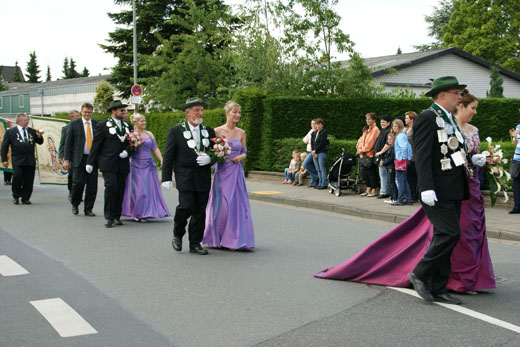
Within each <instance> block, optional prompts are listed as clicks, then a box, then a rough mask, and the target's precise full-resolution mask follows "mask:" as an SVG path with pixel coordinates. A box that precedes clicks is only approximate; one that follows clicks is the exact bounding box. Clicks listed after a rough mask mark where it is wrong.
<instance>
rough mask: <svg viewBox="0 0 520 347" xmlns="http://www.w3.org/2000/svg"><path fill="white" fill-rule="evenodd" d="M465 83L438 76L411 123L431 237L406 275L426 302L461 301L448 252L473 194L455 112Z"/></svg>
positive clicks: (478, 158)
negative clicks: (451, 285)
mask: <svg viewBox="0 0 520 347" xmlns="http://www.w3.org/2000/svg"><path fill="white" fill-rule="evenodd" d="M465 87H466V85H464V84H459V82H458V81H457V79H456V78H455V77H453V76H446V77H440V78H437V79H436V80H434V81H433V83H432V89H431V90H430V91H428V92H427V93H426V94H425V95H426V96H431V97H432V98H433V104H432V105H431V106H430V108H429V109H427V110H424V111H423V112H421V114H420V115H419V116H418V117H417V118H416V119H415V122H414V124H413V140H414V144H415V147H414V150H415V166H416V171H417V179H418V190H419V194H420V198H421V202H422V207H423V209H424V212H425V213H426V216H427V217H428V219H429V220H430V222H431V223H432V224H433V237H432V241H431V244H430V247H429V249H428V251H427V252H426V254H425V256H424V257H423V259H422V260H421V261H420V262H419V263H418V264H417V266H416V267H415V269H414V270H413V271H412V272H411V273H410V274H409V275H408V279H409V280H410V282H411V283H412V285H413V286H414V288H415V290H416V291H417V293H418V294H419V295H420V296H421V297H422V298H423V299H424V300H426V301H428V302H432V301H441V302H444V303H448V304H460V303H461V301H460V300H459V299H458V298H455V297H453V296H451V295H450V294H449V293H448V292H447V290H446V284H447V283H448V278H449V275H450V272H451V263H450V256H451V253H452V251H453V248H454V247H455V245H456V244H457V242H458V240H459V235H460V226H459V217H460V207H461V203H462V200H466V199H468V198H469V188H468V181H467V179H466V174H465V169H464V165H465V163H466V153H465V151H464V148H465V147H464V141H465V139H464V136H463V134H462V131H461V129H460V128H459V127H458V125H457V122H456V120H455V117H454V116H453V112H455V110H456V109H457V105H458V103H459V102H460V100H461V95H462V93H461V90H462V89H463V88H465ZM482 160H484V161H485V157H483V156H482V155H478V154H477V155H475V156H474V157H473V158H472V161H473V163H474V164H476V165H478V166H480V165H483V163H482ZM479 164H480V165H479Z"/></svg>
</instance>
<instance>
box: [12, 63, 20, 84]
mask: <svg viewBox="0 0 520 347" xmlns="http://www.w3.org/2000/svg"><path fill="white" fill-rule="evenodd" d="M14 68H15V73H14V74H13V77H12V78H11V82H22V79H21V78H20V67H19V66H18V61H17V62H16V63H15V64H14Z"/></svg>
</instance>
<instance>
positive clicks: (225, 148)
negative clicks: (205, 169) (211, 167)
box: [209, 136, 231, 164]
mask: <svg viewBox="0 0 520 347" xmlns="http://www.w3.org/2000/svg"><path fill="white" fill-rule="evenodd" d="M211 141H212V142H213V143H214V145H213V147H212V148H211V150H210V151H209V153H210V155H211V157H212V161H213V162H217V163H219V164H222V163H224V162H225V161H226V158H227V157H229V155H230V154H231V145H230V144H229V140H228V139H226V137H225V136H222V137H214V138H212V139H211Z"/></svg>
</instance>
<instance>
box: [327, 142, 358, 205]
mask: <svg viewBox="0 0 520 347" xmlns="http://www.w3.org/2000/svg"><path fill="white" fill-rule="evenodd" d="M354 165H356V156H355V155H353V154H350V153H345V149H344V148H342V153H341V154H340V155H339V156H337V157H336V159H334V163H333V164H332V166H331V167H330V168H329V174H328V175H327V182H329V193H331V194H332V193H334V194H335V195H336V196H341V190H342V189H347V188H350V189H352V190H356V189H358V188H357V181H358V176H357V175H356V178H355V179H351V178H350V171H351V170H352V167H353V166H354Z"/></svg>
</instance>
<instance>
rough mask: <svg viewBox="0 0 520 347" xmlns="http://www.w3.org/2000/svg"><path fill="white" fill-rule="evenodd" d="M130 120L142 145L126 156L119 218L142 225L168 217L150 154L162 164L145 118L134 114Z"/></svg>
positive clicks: (155, 167)
mask: <svg viewBox="0 0 520 347" xmlns="http://www.w3.org/2000/svg"><path fill="white" fill-rule="evenodd" d="M130 120H131V122H132V123H133V124H134V132H135V133H136V134H138V135H139V137H140V138H141V140H142V144H141V145H140V146H139V147H137V150H136V153H134V154H133V155H132V156H131V157H130V173H129V174H128V177H127V179H126V187H125V194H124V197H123V209H122V212H121V215H122V216H125V217H130V218H133V219H134V220H135V221H136V222H146V221H147V220H148V219H149V218H163V217H168V216H170V211H168V206H166V203H165V202H164V198H163V195H162V192H161V186H160V184H159V175H158V173H157V165H156V164H155V161H154V159H153V157H152V153H151V152H153V153H154V154H155V156H156V157H157V159H158V160H159V162H160V163H161V165H162V155H161V151H160V150H159V148H157V143H156V142H155V138H154V136H153V134H152V133H151V132H149V131H146V130H145V128H146V119H145V117H144V116H143V115H141V114H138V113H135V114H133V115H132V116H131V117H130Z"/></svg>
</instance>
